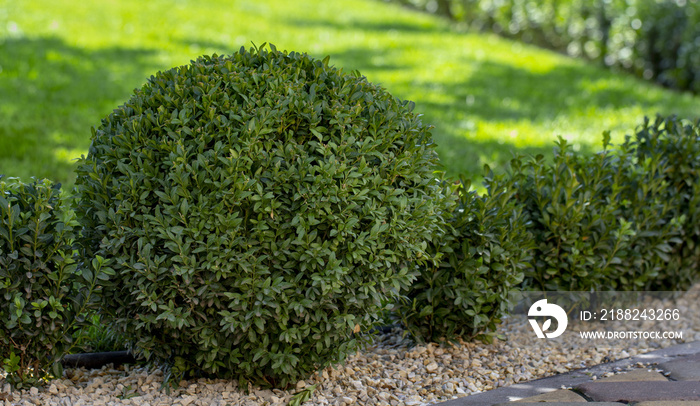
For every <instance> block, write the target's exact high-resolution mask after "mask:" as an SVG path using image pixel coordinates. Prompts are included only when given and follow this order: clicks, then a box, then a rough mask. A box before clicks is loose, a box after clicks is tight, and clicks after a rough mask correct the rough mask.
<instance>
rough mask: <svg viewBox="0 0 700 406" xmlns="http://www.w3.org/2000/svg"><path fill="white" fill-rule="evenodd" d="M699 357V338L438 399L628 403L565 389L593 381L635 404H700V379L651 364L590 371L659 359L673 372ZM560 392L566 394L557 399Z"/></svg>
mask: <svg viewBox="0 0 700 406" xmlns="http://www.w3.org/2000/svg"><path fill="white" fill-rule="evenodd" d="M696 356H700V341H695V342H691V343H684V344H679V345H675V346H673V347H669V348H664V349H661V350H656V351H652V352H650V353H647V354H639V355H636V356H634V357H631V358H627V359H623V360H619V361H615V362H611V363H606V364H601V365H596V366H594V367H590V368H585V369H581V370H577V371H572V372H568V373H564V374H559V375H555V376H551V377H548V378H543V379H538V380H534V381H530V382H522V383H518V384H515V385H511V386H507V387H503V388H498V389H494V390H491V391H488V392H483V393H479V394H474V395H470V396H466V397H462V398H458V399H453V400H449V401H446V402H442V403H439V406H494V405H502V404H508V405H514V406H515V405H518V406H528V405H529V404H534V403H537V404H540V405H541V404H543V403H544V404H546V405H547V406H557V405H562V406H565V405H568V406H575V405H579V404H580V405H591V406H594V405H598V406H603V405H605V406H613V405H614V406H620V405H626V404H627V403H625V402H616V401H614V400H609V399H605V400H604V399H602V398H593V397H591V396H590V395H589V394H588V393H586V392H584V395H585V396H587V397H589V398H590V399H592V400H593V401H591V402H584V401H583V400H585V398H584V397H581V396H579V395H578V394H576V393H575V392H573V391H569V390H565V389H562V388H572V387H574V388H576V387H581V386H583V385H593V384H596V385H608V386H609V388H608V389H610V392H611V393H617V394H618V395H620V394H625V395H630V396H613V398H617V399H615V400H622V399H623V398H628V397H629V398H630V399H629V400H631V401H633V402H635V403H633V405H634V406H700V384H698V382H697V380H695V381H691V380H686V381H680V380H679V381H669V380H668V378H666V377H665V376H664V375H663V374H661V373H659V372H653V371H649V370H647V369H632V370H631V371H629V372H623V373H621V374H618V375H614V376H611V377H608V378H599V379H598V380H592V379H591V376H598V377H600V376H601V375H603V374H605V373H607V372H611V371H618V372H619V371H620V370H621V369H625V368H629V367H634V366H637V365H639V364H640V363H641V364H644V365H648V364H654V365H653V366H651V367H650V368H655V367H656V365H659V366H661V365H664V364H667V363H668V364H669V365H666V366H667V367H668V368H669V369H663V368H659V369H661V370H663V371H668V372H671V371H670V370H671V369H672V368H675V369H674V370H676V371H680V369H681V368H690V367H691V366H692V367H693V368H697V369H700V360H698V361H696V362H686V365H685V366H683V367H677V368H676V366H677V365H681V364H682V362H683V360H686V359H688V360H695V358H693V357H696ZM672 379H673V378H672ZM664 385H665V386H664ZM625 388H626V389H625ZM628 392H629V393H628ZM571 394H574V395H575V396H578V398H576V397H575V396H572V397H571V398H569V396H571ZM635 394H636V395H635ZM559 396H562V398H558V397H559ZM644 396H646V397H644ZM665 396H668V397H665ZM550 397H551V398H550ZM531 399H535V400H534V401H533V400H531ZM686 399H687V400H686ZM625 400H627V399H625Z"/></svg>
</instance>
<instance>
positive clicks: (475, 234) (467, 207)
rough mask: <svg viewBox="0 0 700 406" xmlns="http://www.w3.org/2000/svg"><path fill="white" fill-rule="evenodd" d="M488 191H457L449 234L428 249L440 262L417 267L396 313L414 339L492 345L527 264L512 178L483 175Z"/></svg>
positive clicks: (465, 187) (526, 238) (526, 239)
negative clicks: (415, 273)
mask: <svg viewBox="0 0 700 406" xmlns="http://www.w3.org/2000/svg"><path fill="white" fill-rule="evenodd" d="M485 180H486V186H487V193H485V194H484V195H482V196H479V195H478V194H477V193H476V192H475V191H469V188H470V183H469V182H468V181H467V182H462V183H460V184H459V185H458V187H457V193H459V204H455V205H454V207H453V210H452V212H451V216H449V220H448V224H449V232H448V233H447V234H446V235H445V236H444V237H441V238H436V239H435V240H433V241H432V243H431V244H430V245H429V249H430V250H431V252H434V254H436V255H435V257H436V258H438V259H437V260H436V261H435V262H431V263H428V264H426V265H424V266H421V267H420V271H421V273H420V275H419V276H418V279H417V280H416V281H415V282H414V283H413V284H412V285H411V289H410V290H409V292H408V294H407V298H406V300H404V301H400V302H398V304H397V306H396V311H397V314H398V316H399V317H400V318H401V320H402V322H403V324H404V326H405V327H406V328H407V330H408V331H409V332H410V333H411V334H412V335H413V336H414V337H415V338H417V339H418V340H419V341H425V340H427V341H433V342H439V341H442V340H450V341H452V340H455V339H457V338H463V339H472V338H479V339H482V340H485V341H490V339H491V338H492V336H493V335H492V332H493V331H494V330H495V328H496V326H497V325H498V323H500V321H501V318H502V317H503V316H504V315H506V314H507V311H508V305H509V303H508V295H509V293H511V290H512V289H517V287H518V286H519V285H520V283H521V282H522V280H523V275H524V271H525V269H526V267H527V266H528V261H529V260H530V248H531V237H530V235H529V233H528V232H527V228H526V224H525V218H524V216H523V215H522V210H521V208H520V206H519V205H518V204H517V202H516V200H515V199H514V194H515V192H516V189H515V187H514V185H513V184H514V179H513V178H511V179H507V180H506V179H504V178H503V176H498V177H494V176H493V173H490V171H487V175H486V177H485Z"/></svg>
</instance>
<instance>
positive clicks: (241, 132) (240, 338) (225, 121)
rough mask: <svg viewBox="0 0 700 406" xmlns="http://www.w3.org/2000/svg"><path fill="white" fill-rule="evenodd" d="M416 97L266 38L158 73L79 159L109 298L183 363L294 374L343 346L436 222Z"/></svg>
mask: <svg viewBox="0 0 700 406" xmlns="http://www.w3.org/2000/svg"><path fill="white" fill-rule="evenodd" d="M411 109H412V105H411V104H409V103H405V102H402V101H399V100H397V99H395V98H394V97H392V96H391V95H390V94H388V93H387V92H386V91H385V90H384V89H382V88H381V87H379V86H377V85H374V84H371V83H369V82H367V80H366V78H364V77H362V76H361V75H347V74H344V73H343V72H341V71H339V70H337V69H335V68H333V67H331V66H329V64H328V61H327V60H324V61H317V60H314V59H312V58H310V57H309V56H308V55H304V54H299V53H286V52H281V51H278V50H276V49H275V48H274V47H270V48H269V49H264V48H262V47H261V48H254V49H252V50H250V51H246V50H245V49H243V50H241V51H240V52H238V53H236V54H234V55H231V56H216V55H214V56H204V57H201V58H199V59H197V60H196V61H193V62H192V64H190V65H188V66H187V67H181V68H176V69H172V70H168V71H165V72H160V73H158V74H156V75H155V76H153V77H152V78H151V79H150V80H149V81H148V83H147V84H146V85H144V87H143V88H142V89H140V90H138V91H137V92H136V93H135V94H134V95H133V97H132V98H131V99H130V100H129V101H127V102H126V103H125V104H124V105H122V106H120V107H119V108H117V109H116V110H115V111H114V112H113V113H112V114H110V115H109V116H108V117H106V118H105V119H104V120H103V121H102V123H101V125H100V126H99V127H97V128H96V129H95V131H94V136H93V140H92V145H91V149H90V153H89V155H88V157H87V158H83V159H82V160H81V161H80V163H79V168H78V179H77V181H76V186H77V197H78V200H77V208H76V212H77V213H78V215H79V218H80V222H81V224H82V225H83V230H84V231H85V232H84V234H83V236H82V238H81V247H82V249H83V252H84V255H85V256H86V257H88V258H92V257H96V256H99V257H101V258H105V261H108V264H106V265H104V266H108V268H109V269H110V270H111V273H113V275H114V276H113V277H112V278H109V281H105V282H106V283H107V282H108V284H109V286H105V301H104V303H105V309H104V310H105V313H109V314H112V315H113V320H112V323H113V324H114V325H115V326H117V328H118V329H119V330H120V331H121V332H124V333H126V334H127V336H129V337H133V340H134V342H133V344H134V350H135V351H136V352H137V353H140V354H142V355H144V356H146V357H153V358H158V359H162V360H166V361H171V362H174V361H173V360H175V359H179V360H182V362H180V364H179V365H180V366H179V367H178V368H180V370H181V372H186V373H192V374H194V373H197V371H199V370H202V371H205V372H207V373H217V374H219V375H221V376H233V377H237V378H239V379H246V380H252V381H255V382H256V383H268V384H269V383H271V384H274V385H278V386H285V385H287V384H288V383H290V382H292V383H293V382H296V381H297V380H299V379H301V378H303V377H306V376H308V375H309V374H311V373H312V372H314V371H315V370H317V369H318V368H322V367H324V366H326V365H328V364H329V363H335V362H340V361H342V360H343V359H344V358H345V357H346V356H347V355H348V354H350V353H352V352H353V351H355V350H356V349H357V347H358V346H359V345H360V344H361V343H362V341H363V340H364V338H360V336H358V335H356V334H355V333H356V332H366V331H369V329H370V328H371V327H372V326H373V325H374V324H375V323H377V322H378V321H379V319H380V314H381V311H382V310H383V308H384V307H385V306H386V303H388V302H389V299H390V298H392V297H395V296H397V295H399V293H400V292H401V290H405V289H407V287H408V285H409V283H410V281H411V280H412V278H413V276H414V273H413V272H412V271H411V270H412V269H413V266H414V264H415V262H416V261H418V262H420V261H422V260H425V259H426V258H427V257H428V255H427V252H426V246H427V242H428V241H429V240H430V239H431V238H432V237H433V236H434V235H435V234H436V233H438V232H440V231H441V229H442V228H443V227H444V226H443V225H442V222H443V221H442V219H441V212H442V206H443V205H444V204H443V202H442V200H443V198H444V196H442V191H441V189H440V187H439V184H438V182H437V181H435V179H434V174H433V171H434V168H435V164H436V162H437V156H436V154H435V152H434V151H433V148H432V146H431V142H430V139H431V134H430V132H429V128H428V127H426V126H424V125H423V124H422V123H421V121H420V119H419V116H418V115H417V114H414V113H413V112H412V111H411ZM97 265H98V264H95V265H94V266H93V267H92V268H93V269H92V272H95V270H96V269H97ZM104 266H103V268H101V269H106V268H104ZM85 272H86V276H89V275H88V272H89V271H85ZM105 272H106V271H103V273H104V274H105V275H108V276H109V275H110V274H106V273H105ZM358 338H360V339H358Z"/></svg>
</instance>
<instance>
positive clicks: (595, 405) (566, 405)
mask: <svg viewBox="0 0 700 406" xmlns="http://www.w3.org/2000/svg"><path fill="white" fill-rule="evenodd" d="M515 404H517V405H518V406H538V405H539V406H543V404H542V402H523V403H514V402H510V403H499V404H497V405H495V406H514V405H515ZM544 405H546V406H627V403H619V402H552V403H549V402H547V403H544ZM676 406H679V405H676ZM682 406H685V405H682Z"/></svg>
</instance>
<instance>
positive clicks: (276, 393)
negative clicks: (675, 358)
mask: <svg viewBox="0 0 700 406" xmlns="http://www.w3.org/2000/svg"><path fill="white" fill-rule="evenodd" d="M699 288H700V286H697V285H696V287H695V288H694V290H696V291H697V290H700V289H699ZM674 306H675V307H676V308H679V309H681V313H682V314H683V315H694V317H682V318H680V319H679V320H677V321H671V322H668V323H666V324H664V328H665V329H668V330H682V331H683V332H684V334H683V338H682V339H680V340H677V339H676V340H655V341H654V340H643V339H636V340H634V339H625V340H605V341H603V342H597V343H595V342H592V341H585V340H581V339H578V338H577V337H572V338H569V339H566V340H551V341H546V343H547V345H543V341H542V340H539V339H537V338H536V337H535V335H534V334H533V332H532V330H531V328H530V326H529V325H528V323H527V319H522V318H520V319H519V318H510V319H508V320H506V321H505V322H504V323H503V324H502V325H501V327H500V328H499V331H498V332H499V334H502V335H503V336H504V338H505V339H504V340H496V341H495V342H494V343H492V344H484V343H478V342H476V343H465V342H462V343H460V344H459V345H452V346H443V347H441V346H438V345H436V344H428V345H415V344H414V343H412V342H411V341H409V340H408V339H405V338H402V334H401V333H402V331H401V330H400V329H399V328H395V329H393V330H392V331H390V332H388V333H386V334H383V335H380V336H378V337H377V339H376V341H375V344H374V345H373V346H371V347H370V348H367V349H366V350H365V351H362V352H358V353H357V354H356V355H353V356H351V357H350V358H349V359H348V361H347V362H346V364H345V365H343V366H338V367H336V368H327V369H325V370H323V371H321V372H320V373H319V374H317V375H315V376H314V377H312V378H310V379H308V380H306V381H300V382H298V383H297V385H296V388H295V389H292V390H289V391H281V390H261V389H260V388H255V387H250V388H248V391H242V390H240V388H238V385H237V382H235V381H229V380H212V379H199V380H192V381H182V382H180V385H179V388H177V389H172V390H170V391H169V393H168V392H167V391H165V390H162V389H161V387H162V382H163V373H162V371H161V370H159V369H147V368H145V367H140V366H128V365H125V366H120V367H119V368H111V367H110V366H107V367H104V368H102V369H98V370H85V369H67V370H66V371H65V374H64V376H63V378H62V379H56V380H53V381H51V382H48V383H47V385H46V386H45V387H43V388H40V389H37V388H32V389H30V390H21V391H18V390H15V391H12V390H11V389H10V386H9V385H7V384H4V383H3V382H2V380H0V388H2V391H1V392H0V405H1V404H3V402H4V405H5V406H9V405H55V406H59V405H60V406H63V405H66V406H80V405H98V406H99V405H145V406H157V405H181V406H189V405H222V406H223V405H285V404H287V403H288V402H289V400H290V399H291V397H292V396H293V394H294V393H295V392H298V391H301V390H303V389H304V388H308V387H310V386H311V385H317V387H316V389H315V391H314V392H313V396H312V397H311V399H310V400H309V401H308V402H306V403H304V404H305V405H338V406H342V405H352V404H358V405H391V406H398V405H428V404H432V403H436V402H439V401H444V400H449V399H453V398H456V397H462V396H468V395H470V394H474V393H479V392H483V391H487V390H491V389H495V388H498V387H502V386H507V385H512V384H515V383H518V382H524V381H529V380H532V379H537V378H541V377H545V376H549V375H553V374H557V373H563V372H568V371H571V370H575V369H579V368H583V367H588V366H593V365H597V364H600V363H604V362H609V361H614V360H618V359H623V358H627V357H630V356H634V355H637V354H641V353H644V352H648V351H651V350H655V349H658V348H664V347H667V346H671V345H675V344H679V343H682V342H691V341H697V340H700V320H699V318H700V301H698V300H697V295H693V296H692V298H691V299H688V300H685V299H683V298H681V299H680V300H678V301H676V303H675V304H674ZM570 325H571V323H570ZM631 327H632V328H637V329H651V328H653V326H650V325H646V324H644V323H641V324H639V325H638V326H630V324H629V323H626V324H623V326H622V327H620V328H621V329H625V330H629V329H630V328H631ZM605 328H607V329H609V328H611V326H608V325H606V326H605ZM538 340H539V341H538ZM601 343H602V345H601Z"/></svg>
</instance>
